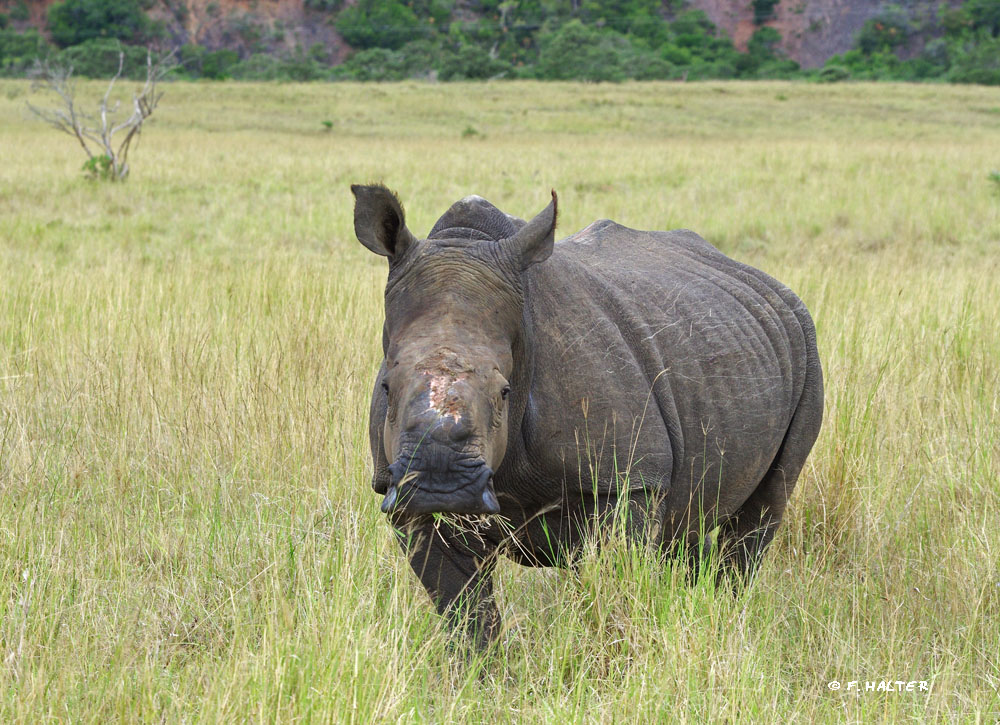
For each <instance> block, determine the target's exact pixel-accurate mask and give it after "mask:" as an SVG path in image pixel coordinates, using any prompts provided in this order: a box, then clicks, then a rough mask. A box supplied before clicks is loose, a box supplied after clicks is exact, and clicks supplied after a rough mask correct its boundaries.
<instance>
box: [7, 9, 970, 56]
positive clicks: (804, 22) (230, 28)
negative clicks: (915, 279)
mask: <svg viewBox="0 0 1000 725" xmlns="http://www.w3.org/2000/svg"><path fill="white" fill-rule="evenodd" d="M56 1H57V0H0V12H3V13H6V14H8V15H10V17H11V18H12V19H13V21H14V25H15V27H18V26H20V27H26V26H34V27H37V28H39V29H42V30H44V29H45V17H46V10H47V8H48V6H49V5H52V4H53V3H54V2H56ZM355 1H356V0H348V2H346V3H338V2H333V3H330V2H327V3H325V7H327V8H331V6H332V9H333V12H329V11H324V10H317V9H312V8H311V7H310V5H312V6H313V7H324V2H323V0H318V1H317V0H312V1H311V2H309V4H307V2H306V0H153V1H152V4H151V5H150V6H149V7H148V13H149V15H150V17H151V18H153V19H154V20H158V21H160V22H162V23H163V26H164V28H165V30H166V31H167V34H168V37H169V38H170V39H171V40H172V41H173V42H175V43H177V44H184V43H190V44H197V45H201V46H203V47H205V48H208V49H210V50H217V49H220V48H230V49H233V50H235V51H237V52H238V53H239V54H240V56H241V57H245V56H247V55H249V54H250V53H252V52H255V51H260V50H266V51H267V52H275V51H287V52H292V51H294V50H296V49H308V48H312V47H313V46H316V45H317V44H318V45H319V46H321V47H322V49H323V55H324V60H325V61H326V62H328V63H330V64H334V65H335V64H337V63H339V62H341V61H343V60H344V59H345V58H346V57H347V56H348V55H349V54H350V52H351V47H350V46H349V45H348V44H347V43H346V42H345V41H344V39H343V38H342V37H341V35H340V34H339V33H338V32H337V30H336V29H335V28H334V25H333V22H332V20H333V19H334V17H335V14H336V10H338V9H340V6H341V4H343V6H345V7H346V6H350V5H352V4H354V3H355ZM759 1H760V0H758V2H759ZM951 1H952V4H955V1H956V0H951ZM411 4H412V3H411ZM493 4H494V5H495V4H496V3H493ZM938 4H939V3H937V2H935V1H934V0H915V1H913V2H908V3H906V11H907V14H908V15H910V17H911V18H913V19H914V20H917V21H918V22H919V21H920V20H921V19H925V20H927V19H931V18H933V17H934V14H935V13H936V11H937V7H938ZM664 5H665V6H668V5H669V3H664ZM886 5H887V3H885V2H881V1H880V0H780V1H779V2H778V3H777V4H776V5H775V6H774V7H773V10H772V11H771V17H770V19H768V20H766V22H765V23H764V25H766V26H769V27H772V28H774V29H775V30H777V31H778V32H779V33H780V34H781V40H780V42H779V44H778V46H777V47H778V50H779V51H780V52H783V54H784V55H786V56H787V57H789V58H791V59H792V60H795V61H797V62H798V63H799V64H801V65H802V67H804V68H816V67H819V66H821V65H823V63H824V61H826V60H827V59H828V58H829V57H830V56H832V55H834V54H837V53H843V52H845V51H847V50H848V49H850V47H851V44H852V42H853V40H854V38H855V36H856V34H857V33H858V31H859V30H860V29H861V28H862V26H863V25H864V23H865V21H867V20H869V19H871V18H872V17H873V16H875V15H876V14H877V13H878V12H879V11H880V10H881V9H883V8H884V7H885V6H886ZM484 6H488V3H481V2H474V1H470V0H464V1H460V2H457V3H454V5H453V8H452V15H453V18H454V19H455V20H456V21H459V22H461V21H466V22H468V21H475V20H481V19H483V18H484V12H483V10H482V8H483V7H484ZM686 7H688V8H692V9H698V10H703V11H704V12H705V14H706V15H707V16H708V18H709V19H710V20H711V21H712V22H713V23H714V24H715V25H716V26H718V27H719V28H720V29H721V30H723V31H724V32H725V33H726V34H728V36H729V37H730V38H732V40H733V42H734V44H735V45H736V47H737V48H738V49H739V50H741V51H743V50H746V48H747V43H748V41H749V40H750V38H751V36H752V35H753V33H754V32H755V31H756V30H758V29H759V28H760V27H761V26H760V25H757V24H755V21H754V14H755V11H754V3H752V2H750V0H689V2H688V4H687V6H686ZM486 19H488V18H486ZM925 25H926V23H925ZM925 40H926V38H923V37H921V36H920V34H919V33H917V35H916V36H915V39H914V40H912V41H911V44H912V45H914V46H915V48H916V49H919V48H920V47H922V45H923V41H925Z"/></svg>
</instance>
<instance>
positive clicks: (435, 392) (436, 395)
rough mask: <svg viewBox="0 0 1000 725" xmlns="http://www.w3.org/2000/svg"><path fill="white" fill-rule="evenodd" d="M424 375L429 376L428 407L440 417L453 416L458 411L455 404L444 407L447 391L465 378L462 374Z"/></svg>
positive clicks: (446, 401) (446, 400)
mask: <svg viewBox="0 0 1000 725" xmlns="http://www.w3.org/2000/svg"><path fill="white" fill-rule="evenodd" d="M425 375H431V376H432V377H431V385H430V388H431V391H430V396H429V397H430V407H431V408H433V409H434V410H436V411H437V412H438V413H441V414H442V415H444V414H447V415H454V414H455V413H457V412H458V411H457V410H455V409H454V408H456V406H455V403H454V402H452V403H451V404H448V405H446V403H448V389H449V388H450V387H451V386H452V385H454V384H455V383H457V382H458V381H459V380H464V379H465V378H466V376H465V375H464V374H460V375H434V374H433V373H425ZM445 408H447V409H445Z"/></svg>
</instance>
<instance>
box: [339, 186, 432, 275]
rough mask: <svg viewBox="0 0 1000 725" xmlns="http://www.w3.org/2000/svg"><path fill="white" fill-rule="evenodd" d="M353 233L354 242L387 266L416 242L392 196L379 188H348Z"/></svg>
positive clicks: (400, 208)
mask: <svg viewBox="0 0 1000 725" xmlns="http://www.w3.org/2000/svg"><path fill="white" fill-rule="evenodd" d="M351 193H353V194H354V233H355V234H357V235H358V241H359V242H361V243H362V244H364V245H365V246H366V247H368V248H369V249H370V250H372V251H373V252H375V254H381V255H382V256H383V257H388V258H389V261H390V262H391V261H392V260H393V258H394V257H397V256H399V255H400V254H402V253H403V252H404V251H406V248H407V247H408V246H410V245H411V244H413V242H415V241H416V238H415V237H414V236H413V235H412V234H410V230H409V229H407V228H406V214H405V213H404V212H403V205H402V204H400V203H399V199H397V198H396V195H395V194H393V193H392V192H391V191H389V190H388V189H387V188H385V187H384V186H381V185H375V186H361V185H359V184H352V185H351Z"/></svg>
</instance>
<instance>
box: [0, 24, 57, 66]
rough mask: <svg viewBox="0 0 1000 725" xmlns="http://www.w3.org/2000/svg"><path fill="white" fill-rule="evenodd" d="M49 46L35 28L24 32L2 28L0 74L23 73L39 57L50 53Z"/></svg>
mask: <svg viewBox="0 0 1000 725" xmlns="http://www.w3.org/2000/svg"><path fill="white" fill-rule="evenodd" d="M48 51H49V46H48V44H47V43H46V42H45V39H44V38H43V37H42V35H41V33H39V32H38V31H37V30H35V29H34V28H29V29H28V30H26V31H24V32H23V33H18V32H17V31H15V30H10V29H7V30H0V74H3V75H18V74H20V73H23V72H24V71H25V70H26V69H27V68H28V67H29V66H31V64H32V63H33V62H34V61H35V60H36V59H38V58H43V57H45V56H46V55H47V54H48Z"/></svg>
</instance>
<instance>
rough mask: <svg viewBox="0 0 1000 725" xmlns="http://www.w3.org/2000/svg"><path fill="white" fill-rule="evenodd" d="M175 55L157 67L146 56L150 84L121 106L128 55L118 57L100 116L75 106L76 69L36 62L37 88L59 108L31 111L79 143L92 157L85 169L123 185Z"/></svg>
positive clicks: (101, 101)
mask: <svg viewBox="0 0 1000 725" xmlns="http://www.w3.org/2000/svg"><path fill="white" fill-rule="evenodd" d="M174 65H175V63H174V54H173V53H170V54H169V55H167V56H165V57H163V58H161V59H160V60H158V61H156V62H155V63H154V62H153V54H152V52H150V51H148V50H147V51H146V81H145V83H143V85H142V87H141V88H139V89H138V90H137V91H136V92H135V93H133V95H132V103H131V105H130V106H125V107H124V108H123V107H122V103H121V101H120V100H112V97H111V96H112V93H113V91H114V88H115V83H117V82H118V80H119V79H120V78H121V76H122V71H123V70H124V68H125V53H124V52H119V53H118V70H117V72H116V73H115V75H114V77H113V78H112V79H111V80H110V81H109V82H108V88H107V90H106V91H105V92H104V96H103V97H102V98H101V100H100V103H99V104H98V110H97V114H96V115H95V114H92V113H87V112H84V111H81V110H80V108H79V107H78V105H77V102H76V82H75V79H74V78H73V67H72V66H69V67H61V66H58V65H53V64H50V63H49V62H48V61H47V60H46V61H36V62H35V66H34V68H33V69H32V71H31V76H32V78H33V80H34V82H33V84H32V89H33V90H35V89H38V88H43V89H45V90H48V91H50V92H52V93H54V94H55V95H56V96H57V97H58V105H56V106H55V107H52V108H39V107H38V106H34V105H32V104H31V103H30V102H29V103H28V108H29V109H31V112H32V113H33V114H35V116H37V117H38V118H40V119H41V120H42V121H45V123H47V124H49V125H50V126H52V127H53V128H55V129H57V130H59V131H62V132H64V133H68V134H69V135H70V136H73V137H74V138H76V140H77V141H79V142H80V146H82V147H83V150H84V152H85V153H86V154H87V161H86V162H85V163H84V168H85V169H87V170H89V171H90V172H91V173H93V174H94V175H96V176H104V177H105V178H108V179H110V180H112V181H121V180H122V179H124V178H125V177H126V176H128V172H129V165H128V153H129V150H130V149H131V147H132V142H133V141H136V140H137V139H138V138H139V134H140V133H141V132H142V125H143V123H145V121H146V119H147V118H149V117H150V116H151V115H152V114H153V111H154V110H156V106H157V104H158V103H159V102H160V98H162V97H163V91H162V90H161V89H160V88H159V83H160V81H162V80H163V78H164V76H166V74H167V73H169V72H170V70H171V69H172V68H173V67H174Z"/></svg>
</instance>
